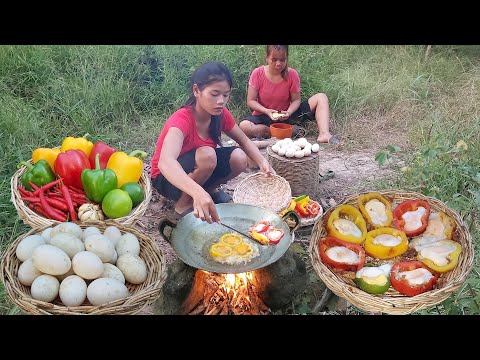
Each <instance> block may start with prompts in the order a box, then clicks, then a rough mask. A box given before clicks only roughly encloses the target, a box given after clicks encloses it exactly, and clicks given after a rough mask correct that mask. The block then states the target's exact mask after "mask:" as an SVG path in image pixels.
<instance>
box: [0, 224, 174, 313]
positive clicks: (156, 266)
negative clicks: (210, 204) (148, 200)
mask: <svg viewBox="0 0 480 360" xmlns="http://www.w3.org/2000/svg"><path fill="white" fill-rule="evenodd" d="M78 225H79V226H80V227H81V228H82V229H85V228H86V227H88V226H95V227H97V228H98V229H99V230H100V231H101V232H102V233H103V231H104V230H105V229H106V228H107V227H108V226H111V225H114V226H116V227H117V228H118V229H119V230H120V232H121V233H122V234H125V233H131V234H133V235H135V236H136V237H137V238H138V240H139V242H140V255H139V256H140V258H142V259H143V261H144V262H145V265H146V267H147V279H146V280H145V281H144V282H143V283H141V284H137V285H134V284H130V283H128V282H126V283H125V285H126V286H127V288H128V292H129V296H128V297H126V298H124V299H119V300H115V301H112V302H110V303H107V304H103V305H98V306H93V305H91V304H90V302H89V301H88V299H85V301H84V303H83V304H82V305H80V306H75V307H66V306H65V305H63V304H62V302H61V301H60V298H59V297H58V296H57V298H56V299H55V300H54V301H53V302H52V303H49V302H44V301H40V300H35V299H33V298H32V297H31V292H30V287H28V286H25V285H22V284H21V283H20V281H19V280H18V276H17V274H18V268H19V266H20V264H21V262H20V260H18V258H17V256H16V254H15V251H16V248H17V245H18V244H19V243H20V241H22V240H23V239H24V238H26V237H27V236H29V235H34V234H41V232H42V231H43V230H44V229H46V228H48V227H49V226H43V227H41V228H35V229H32V230H30V231H29V232H28V233H26V234H24V235H21V236H20V237H18V238H17V239H16V240H15V241H14V242H13V243H12V244H10V246H9V247H8V249H7V250H6V251H5V253H4V254H3V257H2V263H1V268H0V274H1V277H2V281H3V284H4V287H5V292H6V293H7V295H8V297H9V298H10V300H11V301H12V302H13V303H14V304H15V305H17V306H18V307H19V308H20V309H22V310H23V311H24V312H26V313H29V314H34V315H130V314H138V313H140V312H141V311H142V310H143V309H144V308H145V307H147V306H149V305H151V304H152V303H153V302H154V301H155V300H157V299H158V297H159V296H160V290H161V288H162V286H163V284H164V282H165V279H166V277H167V272H166V263H165V258H164V256H163V254H162V252H161V250H160V249H159V248H158V246H157V244H156V243H155V241H154V240H153V239H151V238H150V237H149V236H147V235H145V234H143V233H141V232H139V231H138V230H136V229H135V228H133V227H129V226H123V225H121V224H118V223H116V222H114V221H111V220H109V221H106V222H100V221H89V222H83V223H79V224H78Z"/></svg>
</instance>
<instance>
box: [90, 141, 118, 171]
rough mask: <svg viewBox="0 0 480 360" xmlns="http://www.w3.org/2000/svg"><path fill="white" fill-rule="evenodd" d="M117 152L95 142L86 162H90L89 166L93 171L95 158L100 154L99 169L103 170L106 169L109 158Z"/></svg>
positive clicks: (102, 143) (101, 143)
mask: <svg viewBox="0 0 480 360" xmlns="http://www.w3.org/2000/svg"><path fill="white" fill-rule="evenodd" d="M115 151H117V150H116V149H114V148H112V147H110V146H109V145H107V144H106V143H104V142H101V141H99V142H96V143H95V144H94V145H93V148H92V152H91V153H90V156H89V158H88V160H89V161H90V165H91V166H92V169H95V156H96V155H97V153H98V154H100V169H105V168H106V167H107V162H108V159H110V156H111V155H112V154H113V153H114V152H115Z"/></svg>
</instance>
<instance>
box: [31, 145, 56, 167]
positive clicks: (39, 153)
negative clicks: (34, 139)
mask: <svg viewBox="0 0 480 360" xmlns="http://www.w3.org/2000/svg"><path fill="white" fill-rule="evenodd" d="M58 154H60V149H59V148H54V149H49V148H38V149H35V150H33V152H32V161H33V163H34V164H36V163H37V162H38V161H39V160H45V161H46V162H48V165H50V167H51V168H52V169H55V166H54V164H55V160H57V156H58Z"/></svg>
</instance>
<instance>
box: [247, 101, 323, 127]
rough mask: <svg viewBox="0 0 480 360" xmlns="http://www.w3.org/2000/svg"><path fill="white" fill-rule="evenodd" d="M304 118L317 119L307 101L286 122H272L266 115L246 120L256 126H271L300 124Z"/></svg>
mask: <svg viewBox="0 0 480 360" xmlns="http://www.w3.org/2000/svg"><path fill="white" fill-rule="evenodd" d="M303 117H306V118H307V119H309V120H313V119H315V113H314V112H313V111H312V110H310V105H309V104H308V100H305V101H303V102H301V103H300V106H299V107H298V109H297V110H295V112H294V113H293V114H292V115H290V117H289V118H288V119H287V120H286V121H272V119H270V116H268V115H266V114H260V115H250V116H247V117H246V118H245V120H248V121H251V122H252V123H254V124H255V125H266V126H270V125H272V124H273V123H274V122H275V123H278V124H280V123H286V124H298V123H300V122H301V120H302V119H303Z"/></svg>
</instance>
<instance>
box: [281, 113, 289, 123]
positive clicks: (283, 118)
mask: <svg viewBox="0 0 480 360" xmlns="http://www.w3.org/2000/svg"><path fill="white" fill-rule="evenodd" d="M280 114H283V117H281V118H280V119H281V120H282V121H285V120H287V119H288V118H289V117H290V115H291V114H290V113H289V112H288V111H280Z"/></svg>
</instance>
